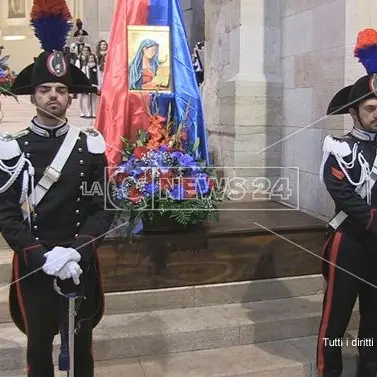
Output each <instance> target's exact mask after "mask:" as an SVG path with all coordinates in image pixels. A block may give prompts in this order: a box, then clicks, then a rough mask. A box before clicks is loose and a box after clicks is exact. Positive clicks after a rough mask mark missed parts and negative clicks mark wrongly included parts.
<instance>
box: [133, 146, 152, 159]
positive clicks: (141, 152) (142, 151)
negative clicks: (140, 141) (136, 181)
mask: <svg viewBox="0 0 377 377" xmlns="http://www.w3.org/2000/svg"><path fill="white" fill-rule="evenodd" d="M149 151H150V149H149V148H147V147H144V146H141V147H136V148H135V150H134V153H133V154H134V157H135V158H137V159H138V160H140V159H142V158H143V157H144V156H145V155H146V154H147V153H148V152H149Z"/></svg>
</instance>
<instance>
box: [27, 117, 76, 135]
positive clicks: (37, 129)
mask: <svg viewBox="0 0 377 377" xmlns="http://www.w3.org/2000/svg"><path fill="white" fill-rule="evenodd" d="M29 128H30V130H31V131H33V132H34V133H35V134H37V135H39V136H43V137H46V138H47V137H48V138H49V137H59V136H61V135H64V134H66V133H67V132H68V130H69V124H68V123H67V121H65V122H64V123H60V124H58V125H56V126H54V127H46V126H42V125H40V124H39V123H38V122H37V118H36V117H34V118H33V119H32V121H31V122H30V127H29Z"/></svg>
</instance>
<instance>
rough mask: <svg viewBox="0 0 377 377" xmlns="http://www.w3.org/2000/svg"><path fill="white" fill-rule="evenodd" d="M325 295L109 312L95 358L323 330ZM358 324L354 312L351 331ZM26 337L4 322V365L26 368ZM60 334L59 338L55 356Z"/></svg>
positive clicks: (0, 351) (0, 364) (0, 330)
mask: <svg viewBox="0 0 377 377" xmlns="http://www.w3.org/2000/svg"><path fill="white" fill-rule="evenodd" d="M321 309H322V295H311V296H301V297H294V298H285V299H278V300H266V301H259V302H253V303H243V304H242V303H241V304H228V305H216V306H207V307H196V308H185V309H172V310H160V311H149V312H141V313H130V314H114V315H107V316H105V317H104V318H103V320H102V322H101V323H100V325H99V326H98V327H97V328H96V329H95V332H94V348H93V350H94V353H95V356H96V360H100V361H101V360H109V359H122V358H125V357H140V356H153V355H170V354H172V353H176V352H185V351H194V350H205V349H216V348H222V347H229V346H241V345H246V344H255V343H260V342H270V341H277V340H283V339H290V338H297V337H305V336H311V335H315V334H317V333H318V327H319V321H320V316H321ZM357 326H358V312H357V311H356V310H355V312H354V314H353V316H352V319H351V322H350V330H354V329H356V328H357ZM25 340H26V339H25V336H24V335H23V334H22V333H20V332H19V330H18V329H17V328H15V327H14V325H13V324H9V323H7V324H1V325H0V369H17V368H22V367H24V356H25V352H26V348H25V346H26V343H25ZM58 346H59V337H56V338H55V354H56V352H58Z"/></svg>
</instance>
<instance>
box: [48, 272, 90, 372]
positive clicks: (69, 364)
mask: <svg viewBox="0 0 377 377" xmlns="http://www.w3.org/2000/svg"><path fill="white" fill-rule="evenodd" d="M53 286H54V290H55V291H56V292H57V293H58V294H59V295H60V296H62V297H64V298H67V299H68V302H69V306H68V329H67V328H66V326H65V321H61V323H60V336H61V347H60V354H59V370H61V371H66V372H68V375H69V377H74V335H75V316H76V309H75V302H76V300H77V299H79V298H84V299H85V297H84V296H79V295H77V294H76V293H68V294H65V293H63V292H62V290H61V289H60V287H59V285H58V282H57V279H56V278H54V282H53Z"/></svg>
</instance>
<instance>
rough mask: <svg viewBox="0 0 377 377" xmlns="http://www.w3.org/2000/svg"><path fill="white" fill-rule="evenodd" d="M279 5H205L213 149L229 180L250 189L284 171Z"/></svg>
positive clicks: (206, 89) (206, 94) (239, 0)
mask: <svg viewBox="0 0 377 377" xmlns="http://www.w3.org/2000/svg"><path fill="white" fill-rule="evenodd" d="M280 4H281V2H280V1H273V0H261V1H247V0H216V1H215V0H207V1H206V2H205V14H206V49H205V61H206V67H205V83H204V86H203V98H204V108H205V114H206V123H207V129H208V134H209V144H210V149H211V152H212V153H213V154H214V163H215V164H216V165H217V166H219V167H223V170H224V174H225V175H226V176H234V175H236V176H241V177H243V178H246V179H247V180H248V182H247V184H248V185H250V186H251V185H252V184H253V182H254V183H255V182H256V181H254V178H255V176H262V177H265V176H267V177H270V178H271V177H272V176H275V177H276V176H277V175H279V174H280V172H279V169H268V168H272V167H279V166H280V161H281V145H280V144H279V143H277V142H278V141H279V140H280V138H281V135H282V130H283V126H284V123H283V117H282V80H281V67H280V60H281V45H280V39H281V30H280ZM276 143H277V144H276ZM266 148H268V149H266ZM258 183H262V184H263V185H264V186H265V185H266V181H264V182H263V180H262V181H259V182H258ZM249 188H251V187H249Z"/></svg>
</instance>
